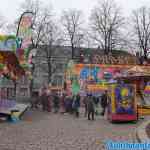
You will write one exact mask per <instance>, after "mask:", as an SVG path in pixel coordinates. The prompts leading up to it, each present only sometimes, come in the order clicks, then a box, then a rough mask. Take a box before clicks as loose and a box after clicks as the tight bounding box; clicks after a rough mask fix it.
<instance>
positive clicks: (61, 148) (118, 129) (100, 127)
mask: <svg viewBox="0 0 150 150" xmlns="http://www.w3.org/2000/svg"><path fill="white" fill-rule="evenodd" d="M140 123H141V121H139V122H138V123H137V124H135V123H126V124H111V123H109V122H108V121H107V120H106V119H104V118H103V117H101V116H98V117H97V118H96V120H95V121H93V122H92V121H88V120H87V118H84V117H83V114H81V116H80V118H78V119H77V118H75V117H74V116H72V115H69V114H65V115H63V114H53V113H46V112H41V111H28V112H26V113H25V115H24V117H23V120H22V121H20V122H19V123H16V124H13V123H1V124H0V137H1V138H0V150H104V149H105V148H104V147H105V146H104V141H105V140H107V139H112V140H126V141H130V142H132V141H133V139H134V138H135V137H134V136H135V135H134V129H135V128H136V127H137V126H138V125H139V124H140Z"/></svg>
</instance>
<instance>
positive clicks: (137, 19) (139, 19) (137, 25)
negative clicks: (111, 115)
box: [132, 7, 150, 59]
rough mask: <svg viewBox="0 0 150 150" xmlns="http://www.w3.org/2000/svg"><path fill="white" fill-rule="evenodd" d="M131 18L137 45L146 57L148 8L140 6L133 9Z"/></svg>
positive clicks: (149, 22) (149, 41)
mask: <svg viewBox="0 0 150 150" xmlns="http://www.w3.org/2000/svg"><path fill="white" fill-rule="evenodd" d="M132 19H133V25H134V26H133V27H134V33H135V35H136V39H137V44H138V47H139V48H140V49H141V51H142V53H144V58H145V59H147V51H148V49H149V48H150V9H149V8H147V7H141V8H139V9H137V10H135V11H133V17H132Z"/></svg>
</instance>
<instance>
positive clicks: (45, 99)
mask: <svg viewBox="0 0 150 150" xmlns="http://www.w3.org/2000/svg"><path fill="white" fill-rule="evenodd" d="M40 99H41V103H42V109H43V111H47V110H48V109H47V105H48V96H47V89H46V87H43V88H42V92H41V96H40Z"/></svg>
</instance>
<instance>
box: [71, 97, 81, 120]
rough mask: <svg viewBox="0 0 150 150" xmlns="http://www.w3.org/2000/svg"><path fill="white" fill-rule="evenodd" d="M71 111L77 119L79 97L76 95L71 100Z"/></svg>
mask: <svg viewBox="0 0 150 150" xmlns="http://www.w3.org/2000/svg"><path fill="white" fill-rule="evenodd" d="M72 105H73V109H74V112H75V116H76V117H77V118H78V117H79V108H80V95H79V94H77V95H75V96H74V98H73V104H72Z"/></svg>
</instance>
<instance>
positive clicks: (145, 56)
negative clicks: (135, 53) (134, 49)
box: [144, 49, 147, 60]
mask: <svg viewBox="0 0 150 150" xmlns="http://www.w3.org/2000/svg"><path fill="white" fill-rule="evenodd" d="M144 59H145V60H147V50H146V49H144Z"/></svg>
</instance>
